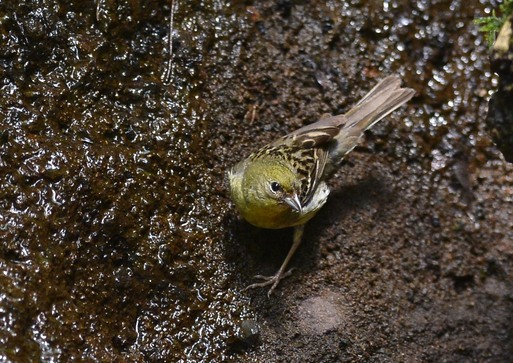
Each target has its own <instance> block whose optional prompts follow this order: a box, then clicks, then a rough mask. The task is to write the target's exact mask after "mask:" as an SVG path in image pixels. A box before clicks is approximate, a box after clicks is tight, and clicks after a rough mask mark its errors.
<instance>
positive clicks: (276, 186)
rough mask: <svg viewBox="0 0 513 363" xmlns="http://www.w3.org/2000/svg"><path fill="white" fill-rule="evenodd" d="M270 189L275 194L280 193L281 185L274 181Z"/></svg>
mask: <svg viewBox="0 0 513 363" xmlns="http://www.w3.org/2000/svg"><path fill="white" fill-rule="evenodd" d="M269 189H271V192H273V193H278V192H279V191H280V190H281V185H280V183H278V182H275V181H273V182H271V184H269Z"/></svg>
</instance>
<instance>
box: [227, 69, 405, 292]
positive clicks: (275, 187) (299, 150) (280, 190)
mask: <svg viewBox="0 0 513 363" xmlns="http://www.w3.org/2000/svg"><path fill="white" fill-rule="evenodd" d="M400 84H401V80H400V78H399V77H398V76H397V75H392V76H388V77H386V78H385V79H383V80H382V81H381V82H379V83H378V84H377V85H376V86H375V87H374V88H373V89H372V90H371V91H370V92H369V93H367V95H365V96H364V97H363V98H362V99H361V100H360V102H358V103H357V104H356V105H355V106H354V107H353V108H352V109H351V110H350V111H349V112H347V113H345V114H341V115H336V116H325V117H321V119H320V120H319V121H317V122H315V123H313V124H310V125H307V126H304V127H302V128H300V129H298V130H296V131H294V132H291V133H290V134H287V135H285V136H283V137H281V138H279V139H278V140H276V141H274V142H272V143H270V144H268V145H266V146H264V147H263V148H261V149H260V150H258V151H256V152H254V153H253V154H251V155H249V156H248V157H247V158H246V159H244V160H242V161H240V162H239V163H237V164H236V165H235V166H233V167H232V168H231V170H230V171H229V172H228V179H229V183H230V193H231V198H232V200H233V202H234V203H235V206H236V207H237V209H238V210H239V212H240V214H242V216H243V217H244V218H245V219H246V220H247V221H248V222H249V223H251V224H253V225H254V226H257V227H260V228H269V229H279V228H286V227H294V237H293V243H292V247H291V248H290V250H289V252H288V254H287V257H285V260H284V261H283V263H282V265H281V267H280V269H279V270H278V272H276V274H275V275H273V276H262V275H257V276H255V278H257V279H260V280H261V282H257V283H254V284H252V285H249V286H248V287H247V288H246V289H250V288H255V287H265V286H269V285H271V287H270V289H269V292H268V296H270V295H271V294H272V292H273V290H274V289H275V288H276V286H277V285H278V283H279V282H280V281H281V280H282V279H283V278H285V277H286V276H289V275H290V274H291V271H292V270H290V271H288V272H285V269H286V268H287V265H288V263H289V261H290V259H291V258H292V256H293V255H294V253H295V252H296V250H297V248H298V247H299V245H300V244H301V240H302V237H303V230H304V226H305V223H306V222H308V220H310V219H311V218H312V217H313V216H314V215H315V214H316V213H317V212H318V211H319V210H320V209H321V207H322V206H323V205H324V204H325V203H326V200H327V198H328V195H329V193H330V190H329V187H328V185H327V184H326V180H327V179H329V178H330V177H331V176H332V175H333V174H334V172H335V171H336V170H337V169H338V167H339V166H340V163H341V161H342V160H343V159H344V157H345V156H346V154H347V153H349V152H350V151H351V150H353V149H354V147H355V146H356V145H357V143H358V141H359V140H360V138H361V137H362V136H363V133H364V132H365V130H367V129H369V128H370V127H372V126H373V125H374V124H376V123H377V122H378V121H380V120H381V119H383V118H384V117H386V116H387V115H388V114H390V113H391V112H393V111H394V110H395V109H397V108H398V107H400V106H401V105H403V104H404V103H405V102H408V101H409V100H410V99H411V98H412V97H413V95H414V94H415V91H414V90H413V89H411V88H401V86H400Z"/></svg>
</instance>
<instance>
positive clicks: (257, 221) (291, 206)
mask: <svg viewBox="0 0 513 363" xmlns="http://www.w3.org/2000/svg"><path fill="white" fill-rule="evenodd" d="M247 162H248V164H246V165H244V168H243V169H242V170H240V171H239V173H240V175H237V178H238V180H237V181H236V182H233V181H232V180H231V181H230V187H231V191H232V196H233V200H234V201H235V204H236V205H237V208H238V209H239V211H240V212H241V214H242V215H243V217H244V218H245V219H246V220H247V221H248V222H250V223H251V224H253V225H256V226H258V227H263V228H284V227H289V226H291V225H294V222H295V220H296V219H299V218H300V216H301V213H302V211H303V206H302V205H301V201H300V198H299V192H300V181H299V179H298V176H297V174H296V173H295V172H294V171H293V170H292V169H291V168H290V167H288V166H287V165H284V163H282V162H281V161H280V160H277V159H274V158H268V159H262V160H258V159H257V160H251V161H247ZM235 173H236V171H235ZM231 179H234V178H231Z"/></svg>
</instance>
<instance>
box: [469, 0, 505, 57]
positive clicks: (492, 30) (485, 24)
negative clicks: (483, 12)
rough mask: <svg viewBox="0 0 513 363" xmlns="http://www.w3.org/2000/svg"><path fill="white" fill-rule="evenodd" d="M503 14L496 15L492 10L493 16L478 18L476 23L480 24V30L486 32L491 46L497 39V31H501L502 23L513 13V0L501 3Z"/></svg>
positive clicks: (500, 9)
mask: <svg viewBox="0 0 513 363" xmlns="http://www.w3.org/2000/svg"><path fill="white" fill-rule="evenodd" d="M499 11H500V13H501V16H500V17H498V16H496V15H495V10H493V11H492V16H486V17H482V18H477V19H475V20H474V23H476V24H477V25H480V27H479V30H480V31H482V32H483V33H486V35H485V37H486V40H487V41H488V44H489V45H490V47H491V46H492V45H493V42H494V41H495V37H496V35H497V33H498V32H499V31H500V29H501V27H502V24H504V22H505V21H506V19H507V18H508V16H509V15H510V14H511V13H513V0H504V3H502V4H501V5H499Z"/></svg>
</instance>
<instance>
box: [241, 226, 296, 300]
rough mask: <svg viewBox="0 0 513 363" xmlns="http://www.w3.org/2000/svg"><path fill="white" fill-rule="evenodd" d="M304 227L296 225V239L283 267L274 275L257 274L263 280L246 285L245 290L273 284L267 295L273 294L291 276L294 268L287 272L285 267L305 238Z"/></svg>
mask: <svg viewBox="0 0 513 363" xmlns="http://www.w3.org/2000/svg"><path fill="white" fill-rule="evenodd" d="M304 229H305V225H304V224H301V225H299V226H295V227H294V240H293V242H292V247H290V250H289V253H288V254H287V257H285V260H284V261H283V263H282V264H281V267H280V269H279V270H278V272H276V274H274V276H262V275H257V276H255V278H257V279H261V280H263V281H262V282H257V283H254V284H251V285H249V286H248V287H246V288H245V289H244V290H247V289H253V288H255V287H264V286H269V285H271V288H270V289H269V292H268V293H267V296H271V294H272V292H273V291H274V289H275V288H276V286H278V284H279V283H280V281H281V280H282V279H284V278H285V277H287V276H290V274H291V273H292V270H293V269H290V270H288V271H287V272H285V269H286V268H287V265H288V264H289V262H290V259H291V258H292V256H294V253H295V252H296V250H297V248H298V247H299V245H300V244H301V240H302V239H303V231H304Z"/></svg>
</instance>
